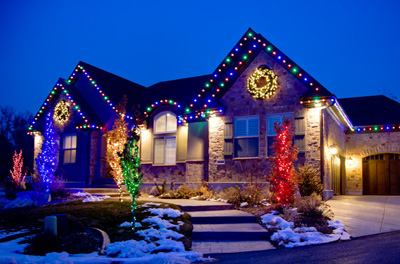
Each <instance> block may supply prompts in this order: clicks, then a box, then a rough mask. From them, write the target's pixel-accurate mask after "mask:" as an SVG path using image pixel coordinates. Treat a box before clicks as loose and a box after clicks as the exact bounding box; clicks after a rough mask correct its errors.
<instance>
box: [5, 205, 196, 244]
mask: <svg viewBox="0 0 400 264" xmlns="http://www.w3.org/2000/svg"><path fill="white" fill-rule="evenodd" d="M144 203H146V202H143V201H140V202H137V207H138V208H137V209H136V219H137V222H140V221H141V220H143V219H145V218H147V217H149V216H152V215H151V214H150V212H147V209H148V208H172V209H177V210H180V209H179V207H178V206H176V205H172V204H165V203H163V204H161V205H159V206H157V205H150V206H147V207H142V205H143V204H144ZM55 214H67V215H68V216H70V217H74V218H76V219H77V220H78V221H80V222H81V223H82V224H83V225H84V226H87V227H95V228H99V229H101V230H103V231H105V232H106V233H107V234H108V235H109V237H110V240H111V242H117V241H124V240H128V239H136V240H141V238H140V237H139V236H138V235H136V234H134V233H133V232H132V231H131V230H130V228H121V227H119V225H120V224H121V223H123V222H125V221H127V222H131V220H132V213H131V202H130V201H124V202H119V201H116V200H104V201H102V202H92V203H83V202H82V201H80V200H79V201H73V202H66V203H58V204H50V205H46V206H40V207H30V208H15V209H9V210H1V211H0V229H2V230H7V231H10V230H20V229H32V230H43V227H44V218H45V217H46V216H50V215H55ZM164 219H168V220H170V221H171V222H172V223H173V224H177V222H178V221H182V222H183V223H184V224H183V225H181V226H180V229H179V230H178V231H177V232H179V233H181V234H183V235H184V237H183V238H181V239H180V240H181V241H182V242H183V243H184V245H185V248H190V246H191V234H192V229H193V226H192V224H191V222H190V216H189V215H188V214H187V213H184V214H183V215H182V216H180V217H178V218H164ZM148 226H149V224H147V223H144V224H142V227H140V228H137V229H138V230H140V229H145V228H148ZM0 242H1V240H0Z"/></svg>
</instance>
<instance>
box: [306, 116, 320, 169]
mask: <svg viewBox="0 0 400 264" xmlns="http://www.w3.org/2000/svg"><path fill="white" fill-rule="evenodd" d="M304 118H305V126H306V135H305V141H306V162H305V164H306V165H309V166H311V167H313V168H315V169H316V170H317V171H318V172H319V173H320V172H321V129H320V127H321V126H320V123H321V108H311V109H308V110H307V111H306V114H305V116H304Z"/></svg>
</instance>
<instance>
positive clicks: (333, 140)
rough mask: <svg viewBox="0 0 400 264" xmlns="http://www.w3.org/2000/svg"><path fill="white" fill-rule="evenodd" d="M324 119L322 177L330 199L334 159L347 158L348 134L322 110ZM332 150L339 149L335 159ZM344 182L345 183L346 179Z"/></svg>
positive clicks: (325, 190)
mask: <svg viewBox="0 0 400 264" xmlns="http://www.w3.org/2000/svg"><path fill="white" fill-rule="evenodd" d="M322 118H323V121H322V122H323V139H322V141H323V142H322V145H323V149H322V154H321V157H323V162H322V164H323V168H322V177H323V180H322V182H323V184H324V192H325V194H324V198H325V199H329V198H331V197H332V195H333V190H332V188H333V187H332V176H333V175H332V159H333V158H339V157H345V156H346V134H345V133H344V131H343V130H342V129H341V127H340V126H339V124H337V123H336V122H335V120H334V119H333V118H332V116H331V115H330V114H329V113H328V112H327V111H326V110H325V109H324V110H322ZM331 148H336V149H337V154H336V155H335V157H333V156H332V154H331V152H330V150H331ZM342 178H343V181H344V177H342ZM343 184H345V183H343Z"/></svg>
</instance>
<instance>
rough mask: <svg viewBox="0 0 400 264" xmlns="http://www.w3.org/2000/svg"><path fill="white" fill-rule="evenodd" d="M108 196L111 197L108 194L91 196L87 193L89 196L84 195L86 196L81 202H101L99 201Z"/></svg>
mask: <svg viewBox="0 0 400 264" xmlns="http://www.w3.org/2000/svg"><path fill="white" fill-rule="evenodd" d="M109 198H111V197H110V196H108V195H104V196H93V195H89V196H86V198H85V199H83V200H82V202H84V203H89V202H101V201H103V200H104V199H109Z"/></svg>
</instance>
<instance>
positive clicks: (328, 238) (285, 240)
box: [261, 213, 350, 248]
mask: <svg viewBox="0 0 400 264" xmlns="http://www.w3.org/2000/svg"><path fill="white" fill-rule="evenodd" d="M261 221H262V222H263V223H264V224H265V225H266V227H267V228H268V229H278V230H276V231H275V232H274V233H273V234H272V236H271V240H272V241H274V242H276V243H278V245H280V246H285V247H287V248H293V247H301V246H309V245H317V244H324V243H330V242H333V241H337V240H349V239H350V235H349V234H348V233H347V232H345V231H344V226H343V224H342V223H340V221H338V220H336V221H333V220H332V221H330V220H329V221H328V225H329V227H332V228H334V230H333V233H332V234H323V233H321V232H318V231H317V229H315V227H297V228H294V223H293V222H287V221H286V220H284V219H283V218H281V217H280V216H278V215H276V214H275V213H272V214H265V215H263V216H261Z"/></svg>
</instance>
